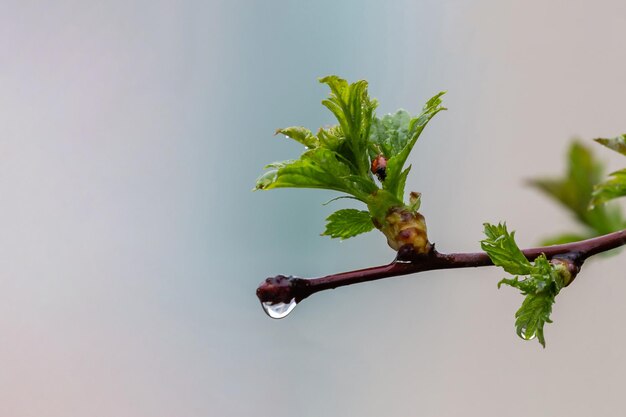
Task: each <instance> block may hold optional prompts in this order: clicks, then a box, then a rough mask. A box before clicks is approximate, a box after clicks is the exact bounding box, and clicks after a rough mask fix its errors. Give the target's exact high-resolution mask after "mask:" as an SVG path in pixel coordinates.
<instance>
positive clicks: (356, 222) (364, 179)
mask: <svg viewBox="0 0 626 417" xmlns="http://www.w3.org/2000/svg"><path fill="white" fill-rule="evenodd" d="M320 82H322V83H324V84H327V85H328V87H329V88H330V96H329V97H328V98H327V99H326V100H324V101H322V104H323V105H324V106H326V107H327V108H328V109H329V110H330V111H331V112H332V113H333V115H334V116H335V118H336V119H337V122H338V124H337V125H335V126H332V127H329V128H321V129H319V131H318V132H317V134H313V133H312V132H311V131H310V130H308V129H306V128H303V127H297V126H295V127H288V128H284V129H278V130H277V131H276V133H277V134H283V135H285V136H286V137H288V138H290V139H293V140H295V141H296V142H299V143H301V144H302V145H304V146H305V147H306V150H305V152H304V153H303V154H302V155H301V156H300V158H299V159H297V160H290V161H283V162H276V163H273V164H270V165H268V166H266V169H269V171H267V172H265V173H264V174H262V175H261V176H260V177H259V178H258V179H257V182H256V187H255V189H256V190H270V189H273V188H285V187H291V188H321V189H328V190H334V191H338V192H341V193H345V194H347V195H348V196H350V197H353V198H355V199H357V200H360V201H362V202H363V203H365V204H366V205H367V208H368V210H369V213H368V212H359V211H357V210H352V211H345V210H340V211H338V212H337V213H334V214H333V215H331V216H330V217H329V218H328V225H327V227H326V231H325V232H324V233H323V234H324V235H329V236H331V237H340V238H342V239H346V238H349V237H352V236H355V235H357V234H360V233H364V232H366V231H369V230H371V229H372V228H373V227H374V223H372V219H374V220H375V224H377V225H380V227H379V228H382V226H384V224H385V222H386V217H387V215H388V214H389V212H390V210H391V209H399V210H409V211H412V212H416V211H417V208H418V207H419V201H417V202H416V199H415V198H414V199H412V200H411V201H410V202H409V203H408V204H405V203H404V186H405V183H406V178H407V175H408V173H409V170H410V167H409V168H404V164H405V162H406V160H407V158H408V156H409V153H410V152H411V150H412V149H413V146H414V145H415V142H416V141H417V139H418V138H419V136H420V134H421V133H422V131H423V130H424V128H425V127H426V124H427V123H428V121H430V119H431V118H432V117H433V116H434V115H435V114H437V113H438V112H440V111H441V110H445V108H444V107H443V106H442V105H441V95H443V93H439V94H437V95H436V96H434V97H433V98H431V99H430V100H429V101H428V102H427V103H426V105H425V106H424V108H423V110H422V112H421V113H420V114H419V115H418V116H417V117H411V116H410V115H409V113H407V112H406V111H404V110H400V111H398V112H396V113H395V114H393V115H386V116H383V118H382V119H378V118H377V117H376V116H375V115H374V110H375V109H376V106H377V102H376V100H374V99H370V97H369V95H368V92H367V82H366V81H362V80H361V81H357V82H355V83H352V84H349V83H348V82H347V81H346V80H344V79H341V78H339V77H337V76H334V75H331V76H328V77H324V78H322V79H320ZM376 158H379V162H380V161H384V167H382V168H381V167H380V166H379V165H380V164H377V169H376V171H375V174H376V176H377V178H378V179H375V177H374V175H373V174H372V172H371V166H372V162H373V161H374V160H375V159H376ZM379 184H380V185H379ZM416 195H417V194H416ZM348 213H350V214H348ZM355 213H360V214H358V215H355ZM366 214H367V218H366V216H365V215H366ZM365 220H367V221H365ZM388 238H389V236H388Z"/></svg>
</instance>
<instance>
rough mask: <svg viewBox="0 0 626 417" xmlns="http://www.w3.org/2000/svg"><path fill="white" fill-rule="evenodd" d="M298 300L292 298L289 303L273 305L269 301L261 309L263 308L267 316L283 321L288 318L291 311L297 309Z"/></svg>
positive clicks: (262, 304)
mask: <svg viewBox="0 0 626 417" xmlns="http://www.w3.org/2000/svg"><path fill="white" fill-rule="evenodd" d="M297 304H298V303H296V299H295V298H292V299H291V301H290V302H289V303H275V304H272V303H271V302H269V301H266V302H262V303H261V307H263V311H265V314H267V315H268V316H270V317H271V318H273V319H282V318H285V317H287V315H288V314H289V313H291V311H292V310H293V309H294V308H296V305H297Z"/></svg>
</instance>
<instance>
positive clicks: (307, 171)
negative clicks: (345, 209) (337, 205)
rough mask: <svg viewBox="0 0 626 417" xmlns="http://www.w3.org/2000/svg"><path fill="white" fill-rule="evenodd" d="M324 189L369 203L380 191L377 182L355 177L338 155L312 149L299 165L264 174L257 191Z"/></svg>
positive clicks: (285, 165) (289, 164)
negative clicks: (372, 194) (372, 196)
mask: <svg viewBox="0 0 626 417" xmlns="http://www.w3.org/2000/svg"><path fill="white" fill-rule="evenodd" d="M281 187H282V188H284V187H291V188H323V189H328V190H335V191H341V192H345V193H348V194H351V195H353V196H354V197H356V198H358V199H359V200H361V201H366V199H367V197H368V195H369V194H370V193H372V192H374V191H376V189H377V187H376V185H375V184H374V183H373V182H371V181H370V182H368V181H367V180H363V179H362V178H360V177H355V176H354V175H352V173H351V170H350V167H349V166H348V165H347V164H345V163H344V162H342V160H341V158H340V157H339V155H338V154H336V153H335V152H333V151H330V150H328V149H324V148H316V149H311V150H309V151H307V152H305V153H304V154H302V156H301V157H300V159H298V160H296V161H291V162H288V163H283V164H281V165H280V166H279V168H278V169H276V170H272V171H270V172H268V173H266V174H263V175H262V176H261V177H260V178H259V179H258V180H257V186H256V189H263V190H269V189H272V188H281Z"/></svg>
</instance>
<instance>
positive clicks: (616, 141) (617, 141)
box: [594, 134, 626, 155]
mask: <svg viewBox="0 0 626 417" xmlns="http://www.w3.org/2000/svg"><path fill="white" fill-rule="evenodd" d="M594 140H595V141H596V142H598V143H599V144H601V145H604V146H606V147H607V148H609V149H612V150H614V151H615V152H619V153H621V154H622V155H626V134H624V135H621V136H617V137H614V138H598V139H594Z"/></svg>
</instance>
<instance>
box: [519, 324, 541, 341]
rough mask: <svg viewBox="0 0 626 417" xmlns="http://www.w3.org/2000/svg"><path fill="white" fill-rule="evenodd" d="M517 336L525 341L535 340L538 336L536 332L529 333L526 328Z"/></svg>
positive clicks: (520, 330)
mask: <svg viewBox="0 0 626 417" xmlns="http://www.w3.org/2000/svg"><path fill="white" fill-rule="evenodd" d="M517 334H518V335H519V337H521V338H522V339H524V340H533V339H534V338H535V337H537V334H536V333H535V332H532V333H531V332H529V331H527V330H526V327H522V328H521V329H519V331H518V333H517Z"/></svg>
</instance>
